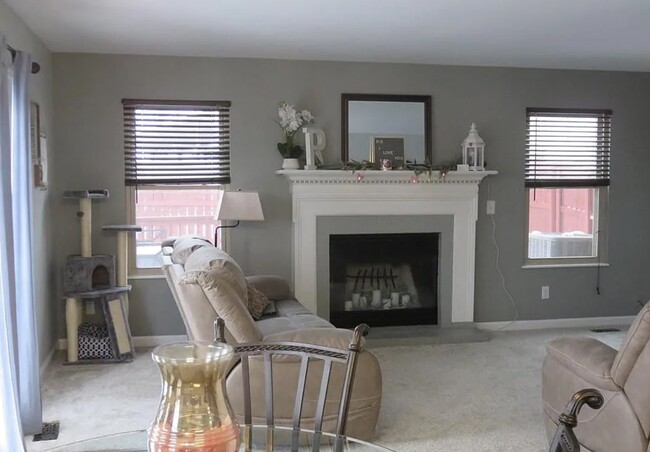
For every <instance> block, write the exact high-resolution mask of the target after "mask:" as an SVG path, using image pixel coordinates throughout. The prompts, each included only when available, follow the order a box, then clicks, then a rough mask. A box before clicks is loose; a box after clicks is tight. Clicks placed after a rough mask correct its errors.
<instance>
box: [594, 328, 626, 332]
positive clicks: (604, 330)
mask: <svg viewBox="0 0 650 452" xmlns="http://www.w3.org/2000/svg"><path fill="white" fill-rule="evenodd" d="M591 331H592V332H593V333H616V332H618V331H621V330H619V329H618V328H594V329H593V330H591Z"/></svg>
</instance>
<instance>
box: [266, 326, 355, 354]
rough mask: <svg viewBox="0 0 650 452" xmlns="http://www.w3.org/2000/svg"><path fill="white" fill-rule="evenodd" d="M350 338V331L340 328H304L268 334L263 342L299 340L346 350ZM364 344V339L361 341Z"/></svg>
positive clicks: (304, 342)
mask: <svg viewBox="0 0 650 452" xmlns="http://www.w3.org/2000/svg"><path fill="white" fill-rule="evenodd" d="M351 340H352V331H351V330H344V329H342V328H306V329H302V330H290V331H283V332H281V333H275V334H269V335H268V336H266V337H265V338H264V342H300V343H303V344H311V345H320V346H323V347H331V348H338V349H339V350H347V349H348V346H349V345H350V341H351ZM362 346H365V340H363V341H362Z"/></svg>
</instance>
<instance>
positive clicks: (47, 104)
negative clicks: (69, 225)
mask: <svg viewBox="0 0 650 452" xmlns="http://www.w3.org/2000/svg"><path fill="white" fill-rule="evenodd" d="M0 32H1V33H3V34H4V35H5V36H6V37H7V40H8V41H9V44H11V46H13V47H14V48H16V49H20V50H25V51H27V52H29V53H31V54H32V58H33V59H34V60H35V61H38V63H39V64H40V65H41V72H40V73H38V74H36V75H32V78H31V85H30V90H31V98H32V100H33V101H34V102H37V103H38V104H39V105H40V112H41V113H40V114H41V131H42V132H44V133H45V134H46V135H47V138H48V153H49V157H50V161H51V160H52V159H53V158H54V155H55V154H56V148H55V147H54V140H53V139H54V128H53V126H52V124H53V119H54V116H53V115H54V112H53V101H52V55H51V54H50V51H49V50H48V49H47V48H46V47H45V45H43V43H42V42H41V41H40V40H39V39H38V38H37V37H36V36H35V35H34V34H33V33H32V32H31V31H30V30H29V29H28V28H27V26H26V25H25V23H24V22H23V21H22V20H21V19H20V18H18V16H16V15H15V14H14V12H13V11H12V10H11V9H10V8H9V7H8V6H7V5H6V3H4V2H3V1H2V0H0ZM53 176H54V175H53V172H52V171H50V180H52V178H53ZM51 199H52V191H51V190H49V191H42V190H40V189H34V191H33V203H34V243H33V247H34V248H33V252H34V289H35V292H34V295H35V302H36V326H37V330H38V337H39V354H40V361H41V363H42V362H43V361H44V360H45V359H46V358H47V356H48V354H49V352H50V351H51V350H52V349H53V347H54V345H55V342H56V338H57V337H58V334H57V331H56V328H55V326H56V316H57V312H58V310H57V304H58V303H59V300H58V299H57V297H56V290H55V284H54V277H55V276H54V275H55V272H54V268H55V266H56V260H55V259H54V251H53V249H54V246H53V241H52V234H51V231H50V229H51V218H52V217H51V212H50V208H51Z"/></svg>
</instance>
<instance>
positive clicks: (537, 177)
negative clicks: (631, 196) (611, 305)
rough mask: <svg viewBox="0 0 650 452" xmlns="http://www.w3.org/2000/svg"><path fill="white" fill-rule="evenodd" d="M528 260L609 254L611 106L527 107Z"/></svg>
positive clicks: (581, 259)
mask: <svg viewBox="0 0 650 452" xmlns="http://www.w3.org/2000/svg"><path fill="white" fill-rule="evenodd" d="M526 116H527V121H526V125H527V127H526V128H527V137H526V158H525V185H526V189H527V205H528V206H527V207H528V221H527V228H526V232H527V234H526V237H527V242H528V243H527V246H526V249H527V254H526V257H527V263H528V264H533V265H534V264H581V263H582V264H584V263H587V264H589V263H599V262H601V261H603V260H604V258H605V257H606V253H605V251H606V250H605V245H606V237H605V236H606V234H605V232H606V231H605V225H606V217H607V194H608V193H607V188H608V186H609V181H610V164H609V162H610V147H611V111H609V110H565V109H532V108H529V109H527V111H526Z"/></svg>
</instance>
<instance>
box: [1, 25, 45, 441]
mask: <svg viewBox="0 0 650 452" xmlns="http://www.w3.org/2000/svg"><path fill="white" fill-rule="evenodd" d="M0 69H1V72H0V243H1V244H2V246H0V373H1V374H2V381H1V383H0V406H1V407H2V409H0V417H1V418H0V420H1V421H2V422H0V450H10V451H21V450H23V448H24V446H23V440H22V434H23V433H37V432H40V430H41V422H42V419H41V394H40V374H39V373H40V372H39V364H38V363H39V354H38V341H37V335H36V318H35V309H34V289H33V271H32V245H31V244H32V233H31V231H32V198H31V187H32V181H31V168H30V146H29V93H28V86H29V77H30V74H31V58H30V56H29V55H28V54H25V53H24V52H17V54H16V58H15V61H12V57H11V54H10V53H9V52H8V51H7V46H6V42H5V38H4V37H3V36H2V35H0ZM3 443H6V444H3Z"/></svg>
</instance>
